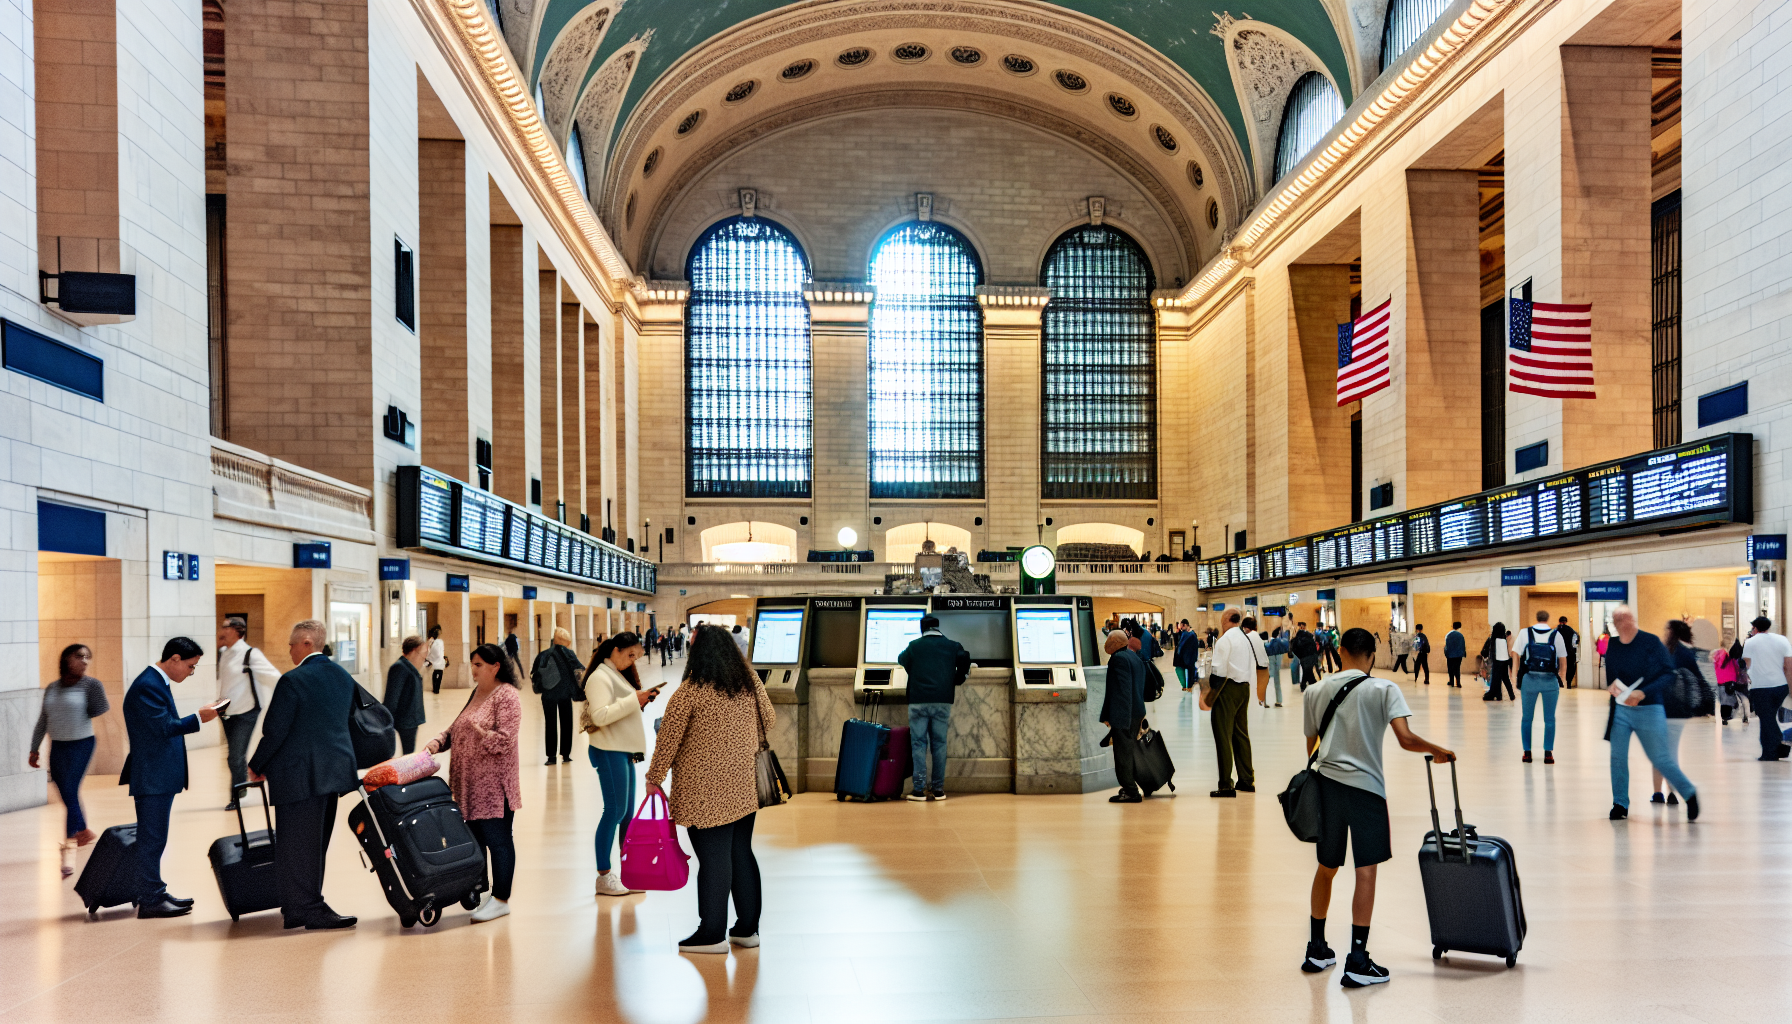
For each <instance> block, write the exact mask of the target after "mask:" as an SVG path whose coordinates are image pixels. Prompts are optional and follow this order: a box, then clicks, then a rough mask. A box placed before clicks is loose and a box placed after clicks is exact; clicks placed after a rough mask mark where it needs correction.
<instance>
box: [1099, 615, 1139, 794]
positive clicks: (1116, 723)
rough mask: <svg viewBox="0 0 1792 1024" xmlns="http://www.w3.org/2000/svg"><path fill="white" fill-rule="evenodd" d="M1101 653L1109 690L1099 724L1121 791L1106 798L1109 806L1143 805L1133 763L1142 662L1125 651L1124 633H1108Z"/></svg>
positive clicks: (1127, 650)
mask: <svg viewBox="0 0 1792 1024" xmlns="http://www.w3.org/2000/svg"><path fill="white" fill-rule="evenodd" d="M1102 650H1103V651H1105V652H1106V653H1107V656H1108V690H1107V695H1106V696H1104V697H1103V698H1102V700H1101V724H1103V725H1105V726H1107V727H1108V735H1109V737H1111V738H1110V740H1109V742H1110V743H1111V744H1112V745H1113V748H1114V775H1115V776H1116V777H1117V778H1119V780H1120V792H1118V793H1115V794H1114V795H1113V796H1111V797H1108V803H1111V804H1136V803H1142V802H1143V801H1144V799H1145V798H1144V797H1143V796H1142V795H1140V793H1139V786H1138V783H1137V782H1135V781H1134V780H1133V764H1134V762H1135V760H1136V759H1137V757H1138V751H1139V739H1138V732H1139V723H1140V722H1141V721H1143V720H1144V718H1145V662H1144V661H1142V660H1140V658H1139V655H1138V653H1137V652H1135V651H1132V650H1130V649H1129V648H1128V646H1127V642H1126V632H1125V631H1124V630H1119V629H1116V630H1114V631H1113V632H1112V633H1109V634H1108V639H1107V643H1106V644H1105V645H1103V647H1102Z"/></svg>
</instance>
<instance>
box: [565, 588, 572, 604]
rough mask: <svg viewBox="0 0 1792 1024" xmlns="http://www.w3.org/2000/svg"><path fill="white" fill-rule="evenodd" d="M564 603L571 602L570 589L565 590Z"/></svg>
mask: <svg viewBox="0 0 1792 1024" xmlns="http://www.w3.org/2000/svg"><path fill="white" fill-rule="evenodd" d="M566 603H567V604H571V603H572V591H570V590H568V591H567V592H566Z"/></svg>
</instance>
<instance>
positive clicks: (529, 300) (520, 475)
mask: <svg viewBox="0 0 1792 1024" xmlns="http://www.w3.org/2000/svg"><path fill="white" fill-rule="evenodd" d="M502 212H506V210H500V209H499V208H498V206H497V204H496V203H494V205H493V215H494V216H497V215H498V214H500V213H502ZM534 246H535V243H534V240H533V239H530V238H529V237H528V231H527V229H526V228H523V227H522V226H521V225H512V224H493V225H492V226H491V302H492V313H491V324H492V326H491V335H492V337H491V366H492V490H493V491H494V492H495V493H497V494H498V495H499V496H501V497H504V498H508V499H510V500H511V501H514V502H516V503H517V504H519V505H525V506H526V505H528V504H529V480H530V479H531V478H532V477H534V476H535V475H536V474H537V473H539V472H540V470H539V468H538V467H539V466H540V461H539V460H540V415H539V412H538V408H539V402H540V396H539V394H538V393H537V380H538V376H539V369H538V367H537V359H538V358H539V356H538V350H537V346H538V345H539V343H540V334H539V330H540V309H539V304H538V302H537V298H536V289H537V288H538V281H539V278H538V277H537V275H536V274H535V273H534V272H533V271H532V270H530V269H528V268H527V266H526V261H525V254H527V253H529V252H530V251H531V250H532V249H533V248H534Z"/></svg>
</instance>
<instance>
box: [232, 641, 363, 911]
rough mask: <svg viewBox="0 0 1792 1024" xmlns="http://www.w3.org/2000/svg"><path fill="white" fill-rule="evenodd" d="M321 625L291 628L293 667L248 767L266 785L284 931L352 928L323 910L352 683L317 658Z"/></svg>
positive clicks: (347, 774)
mask: <svg viewBox="0 0 1792 1024" xmlns="http://www.w3.org/2000/svg"><path fill="white" fill-rule="evenodd" d="M323 648H324V624H323V623H322V622H319V621H317V620H316V619H306V620H305V621H304V622H301V623H299V624H298V625H296V626H294V627H292V639H291V642H290V643H288V644H287V648H286V649H287V652H288V653H289V654H290V655H291V656H292V663H293V665H294V666H295V667H294V668H293V670H292V671H291V672H288V673H286V674H285V675H283V676H281V677H280V682H279V683H278V684H277V685H276V686H275V687H274V699H273V700H271V701H269V702H268V710H267V719H266V720H265V721H263V722H262V725H261V744H260V745H259V746H257V747H256V748H255V756H254V757H251V758H250V759H249V778H250V779H251V780H253V781H257V782H259V781H261V780H262V779H264V778H265V779H266V780H267V783H268V801H269V802H270V803H272V804H273V805H274V809H275V813H276V815H277V816H278V820H277V821H276V822H275V824H276V825H277V826H278V831H279V836H280V841H279V842H278V843H276V844H274V876H275V878H276V879H277V880H278V881H279V883H280V913H281V915H282V916H283V917H284V918H285V923H286V927H288V928H298V927H301V926H303V927H305V928H309V929H320V928H352V927H353V926H354V924H355V919H354V918H352V917H346V916H344V915H342V914H338V913H336V912H335V911H334V910H331V909H330V905H329V904H327V903H325V902H324V854H325V853H326V852H328V851H329V849H330V830H331V829H332V828H333V827H334V826H335V824H336V798H337V797H339V796H341V795H342V794H344V793H347V792H348V791H349V790H351V789H354V788H355V786H356V784H357V782H358V781H359V780H358V779H356V777H355V748H354V744H353V742H352V741H351V740H350V739H349V735H348V716H349V709H350V707H351V706H352V705H353V703H354V699H355V677H354V676H351V675H349V674H348V671H347V670H346V669H344V668H343V667H342V666H341V665H338V664H336V663H335V662H333V661H331V660H330V659H329V658H328V657H327V656H325V655H324V653H323Z"/></svg>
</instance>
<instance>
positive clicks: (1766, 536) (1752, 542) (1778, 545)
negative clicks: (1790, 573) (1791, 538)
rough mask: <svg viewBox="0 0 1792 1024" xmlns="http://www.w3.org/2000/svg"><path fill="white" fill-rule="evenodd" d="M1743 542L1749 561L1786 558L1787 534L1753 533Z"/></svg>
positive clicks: (1773, 560) (1783, 559) (1776, 560)
mask: <svg viewBox="0 0 1792 1024" xmlns="http://www.w3.org/2000/svg"><path fill="white" fill-rule="evenodd" d="M1742 543H1743V549H1744V551H1746V553H1747V556H1748V561H1751V562H1783V561H1785V559H1786V535H1785V534H1783V533H1751V534H1749V535H1748V537H1747V538H1746V539H1745V540H1743V542H1742Z"/></svg>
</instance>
